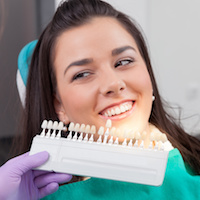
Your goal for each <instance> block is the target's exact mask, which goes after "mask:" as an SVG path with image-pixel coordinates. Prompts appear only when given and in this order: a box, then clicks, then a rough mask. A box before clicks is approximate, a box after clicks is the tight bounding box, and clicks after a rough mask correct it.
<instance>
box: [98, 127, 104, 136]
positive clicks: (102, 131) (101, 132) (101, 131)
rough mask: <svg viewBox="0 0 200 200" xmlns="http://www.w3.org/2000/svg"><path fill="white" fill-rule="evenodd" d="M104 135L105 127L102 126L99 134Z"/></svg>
mask: <svg viewBox="0 0 200 200" xmlns="http://www.w3.org/2000/svg"><path fill="white" fill-rule="evenodd" d="M103 133H104V127H103V126H100V128H99V130H98V134H99V135H103Z"/></svg>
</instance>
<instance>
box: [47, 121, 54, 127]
mask: <svg viewBox="0 0 200 200" xmlns="http://www.w3.org/2000/svg"><path fill="white" fill-rule="evenodd" d="M47 128H48V129H52V128H53V122H52V121H51V120H49V122H48V124H47Z"/></svg>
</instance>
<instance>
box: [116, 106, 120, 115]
mask: <svg viewBox="0 0 200 200" xmlns="http://www.w3.org/2000/svg"><path fill="white" fill-rule="evenodd" d="M120 113H121V110H120V109H119V108H118V107H117V108H115V114H116V115H119V114H120Z"/></svg>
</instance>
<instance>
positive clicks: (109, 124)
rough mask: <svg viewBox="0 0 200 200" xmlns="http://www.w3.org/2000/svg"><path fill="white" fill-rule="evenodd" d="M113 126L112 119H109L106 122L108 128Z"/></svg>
mask: <svg viewBox="0 0 200 200" xmlns="http://www.w3.org/2000/svg"><path fill="white" fill-rule="evenodd" d="M111 126H112V121H111V120H110V119H108V120H107V121H106V128H111Z"/></svg>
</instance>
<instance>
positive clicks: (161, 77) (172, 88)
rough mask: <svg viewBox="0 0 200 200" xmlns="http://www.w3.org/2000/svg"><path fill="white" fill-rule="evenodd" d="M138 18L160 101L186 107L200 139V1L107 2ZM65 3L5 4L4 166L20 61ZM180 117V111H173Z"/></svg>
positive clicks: (0, 82) (1, 60)
mask: <svg viewBox="0 0 200 200" xmlns="http://www.w3.org/2000/svg"><path fill="white" fill-rule="evenodd" d="M106 1H107V2H109V3H111V4H112V5H113V6H115V7H116V8H118V9H120V10H121V11H123V12H125V13H127V14H128V15H130V16H131V17H132V18H134V19H135V20H136V21H137V22H138V23H139V24H140V26H141V28H142V30H143V32H144V34H145V36H146V39H147V42H148V46H149V51H150V55H151V59H152V65H153V70H154V73H155V76H156V79H157V82H158V86H159V89H160V92H161V95H162V96H163V98H164V99H166V100H167V101H168V102H169V103H170V104H171V105H172V106H173V107H177V106H179V107H181V108H182V113H181V119H182V123H183V125H184V128H185V129H186V130H187V131H188V132H189V133H191V134H192V135H194V136H196V137H199V138H200V123H199V121H200V104H199V102H200V59H199V55H200V48H199V46H200V38H199V35H200V28H199V22H200V12H199V9H200V1H199V0H193V1H188V0H176V1H174V0H168V1H165V0H159V1H158V0H123V1H122V0H106ZM59 3H60V0H42V1H41V0H29V1H27V0H17V1H13V0H4V1H3V0H0V6H1V7H0V12H1V13H0V17H1V18H0V26H1V27H4V31H3V33H2V34H1V32H0V34H1V39H0V69H1V72H0V130H1V131H0V165H2V164H3V163H4V162H5V161H6V160H7V159H9V157H10V154H9V151H10V147H11V143H12V139H13V136H14V135H16V134H18V130H19V129H18V127H19V126H20V123H19V122H20V111H21V109H22V106H21V102H20V99H19V96H18V91H17V87H16V71H17V57H18V54H19V52H20V50H21V49H22V48H23V46H24V45H26V44H27V43H28V42H30V41H32V40H35V39H37V38H38V37H39V35H40V34H41V32H42V30H43V29H44V27H45V26H46V25H47V24H48V22H49V21H50V20H51V18H52V16H53V14H54V12H55V10H56V7H57V6H58V5H59ZM174 112H175V114H177V115H178V109H174Z"/></svg>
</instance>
